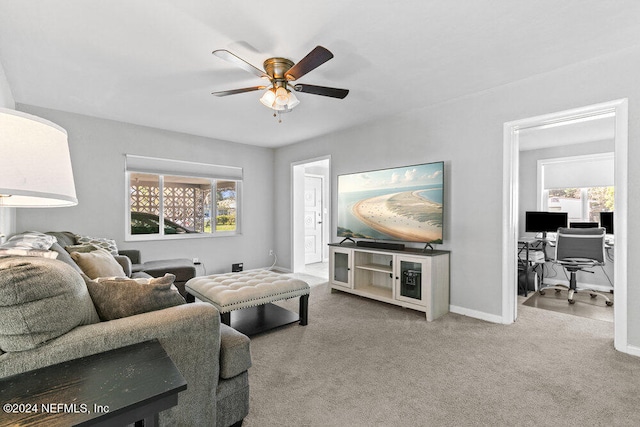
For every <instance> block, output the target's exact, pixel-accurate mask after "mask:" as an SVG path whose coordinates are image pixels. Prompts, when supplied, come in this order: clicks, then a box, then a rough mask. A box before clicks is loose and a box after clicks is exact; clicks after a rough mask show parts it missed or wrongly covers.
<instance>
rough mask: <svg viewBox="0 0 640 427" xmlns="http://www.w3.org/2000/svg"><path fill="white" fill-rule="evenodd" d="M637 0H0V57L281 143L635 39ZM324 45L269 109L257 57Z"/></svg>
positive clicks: (102, 111) (120, 104) (137, 109)
mask: <svg viewBox="0 0 640 427" xmlns="http://www.w3.org/2000/svg"><path fill="white" fill-rule="evenodd" d="M639 18H640V1H637V0H618V1H602V0H563V1H558V0H536V1H531V0H473V1H471V0H464V1H462V0H459V1H452V0H405V1H402V2H400V1H396V2H391V1H388V0H387V1H383V0H368V1H367V0H361V1H355V0H352V1H347V0H323V1H321V2H320V1H315V2H311V1H306V2H288V3H282V4H277V3H269V2H264V1H259V0H245V1H214V0H173V1H171V0H30V1H25V0H0V63H1V64H2V66H3V67H4V69H5V73H6V76H7V80H8V81H9V85H10V87H11V90H12V92H13V96H14V98H15V100H16V102H18V103H22V104H31V105H36V106H42V107H47V108H53V109H58V110H63V111H70V112H75V113H80V114H86V115H90V116H96V117H101V118H107V119H113V120H118V121H123V122H129V123H135V124H140V125H146V126H152V127H156V128H162V129H169V130H174V131H178V132H186V133H190V134H194V135H202V136H207V137H211V138H217V139H223V140H228V141H235V142H240V143H246V144H253V145H259V146H266V147H277V146H282V145H286V144H291V143H294V142H298V141H301V140H305V139H309V138H312V137H316V136H319V135H323V134H327V133H331V132H335V131H338V130H341V129H346V128H349V127H353V126H359V125H363V124H365V123H367V122H370V121H374V120H380V119H381V118H383V117H385V116H389V115H394V114H398V113H401V112H402V111H405V110H411V109H416V108H420V107H423V106H429V105H434V104H437V103H440V102H443V101H445V100H448V99H452V98H457V97H461V96H464V95H468V94H470V93H474V92H478V91H482V90H486V89H489V88H492V87H496V86H500V85H504V84H506V83H509V82H514V81H517V80H520V79H524V78H527V77H529V76H532V75H536V74H540V73H544V72H548V71H551V70H554V69H557V68H560V67H564V66H566V65H569V64H573V63H576V62H580V61H586V60H589V59H590V58H594V57H598V56H601V55H605V54H607V53H609V52H613V51H617V50H621V49H625V48H628V47H630V46H633V45H635V44H638V43H640V19H639ZM316 45H322V46H324V47H326V48H328V49H329V50H330V51H332V52H333V54H334V55H335V57H334V58H333V59H332V60H330V61H329V62H327V63H326V64H324V65H322V66H320V67H319V68H317V69H316V70H314V71H312V72H310V73H309V74H307V75H306V76H304V77H303V78H301V79H300V82H301V83H307V84H315V85H324V86H333V87H338V88H346V89H349V90H350V93H349V95H348V96H347V98H345V99H344V100H337V99H333V98H326V97H321V96H315V95H310V94H302V93H300V94H298V98H299V99H300V105H299V106H297V107H296V108H295V109H294V110H293V111H292V112H291V113H289V114H287V115H284V116H283V122H282V123H280V124H278V122H277V120H276V119H274V118H273V117H272V111H271V110H269V109H267V108H266V107H264V106H262V104H260V103H259V102H258V98H259V96H260V92H250V93H245V94H240V95H234V96H229V97H224V98H218V97H214V96H212V95H211V92H213V91H219V90H226V89H235V88H242V87H247V86H257V85H260V84H262V82H263V80H260V79H258V78H257V77H254V76H252V75H251V74H249V73H247V72H246V71H243V70H241V69H239V68H236V67H234V66H233V65H232V64H230V63H228V62H225V61H223V60H221V59H219V58H217V57H215V56H213V55H212V54H211V52H212V51H213V50H215V49H228V50H230V51H232V52H234V53H235V54H237V55H238V56H240V57H242V58H244V59H245V60H247V61H248V62H250V63H252V64H254V65H255V66H257V67H260V68H261V67H262V62H263V61H264V60H265V59H266V58H269V57H272V56H283V57H286V58H289V59H291V60H293V61H294V62H295V61H298V60H300V59H301V58H302V57H303V56H304V55H306V54H307V52H309V51H310V50H311V49H312V48H313V47H315V46H316Z"/></svg>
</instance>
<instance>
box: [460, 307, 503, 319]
mask: <svg viewBox="0 0 640 427" xmlns="http://www.w3.org/2000/svg"><path fill="white" fill-rule="evenodd" d="M449 311H450V312H452V313H456V314H461V315H463V316H468V317H473V318H475V319H480V320H485V321H487V322H491V323H503V321H502V316H498V315H495V314H489V313H485V312H483V311H476V310H470V309H468V308H464V307H458V306H456V305H450V306H449Z"/></svg>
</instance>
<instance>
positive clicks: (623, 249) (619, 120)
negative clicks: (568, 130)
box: [502, 99, 628, 353]
mask: <svg viewBox="0 0 640 427" xmlns="http://www.w3.org/2000/svg"><path fill="white" fill-rule="evenodd" d="M605 116H609V117H613V126H614V129H613V131H614V152H615V154H614V169H615V170H614V175H615V177H614V185H615V189H616V202H615V204H616V206H615V221H616V244H615V247H614V259H615V266H614V275H615V280H616V283H615V293H614V325H615V336H614V345H615V348H616V349H617V350H619V351H622V352H625V353H626V352H628V349H627V275H626V272H627V202H628V201H627V189H628V182H627V164H626V158H627V151H628V130H627V129H628V101H627V100H626V99H622V100H617V101H611V102H607V103H602V104H596V105H591V106H588V107H583V108H577V109H573V110H567V111H562V112H558V113H552V114H547V115H544V116H537V117H532V118H529V119H523V120H518V121H514V122H508V123H505V125H504V151H503V153H504V157H503V198H504V205H503V259H502V309H503V310H502V313H503V318H502V322H503V323H513V322H514V321H515V320H516V319H517V315H518V313H517V307H518V305H517V287H516V284H517V266H516V260H517V241H518V233H519V218H518V217H519V185H518V184H519V167H520V165H519V155H520V142H521V141H520V139H521V134H522V132H523V131H525V130H532V129H536V128H538V129H542V128H545V127H549V126H558V125H563V124H568V123H577V122H581V121H588V120H593V119H596V118H600V117H605Z"/></svg>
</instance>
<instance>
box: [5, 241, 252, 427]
mask: <svg viewBox="0 0 640 427" xmlns="http://www.w3.org/2000/svg"><path fill="white" fill-rule="evenodd" d="M56 237H57V236H56ZM58 241H60V239H58ZM51 249H52V250H55V248H53V247H52V248H51ZM65 252H66V251H65ZM64 255H65V254H61V258H62V259H44V258H39V257H32V256H0V378H5V377H8V376H10V375H14V374H18V373H22V372H27V371H30V370H34V369H38V368H41V367H44V366H49V365H53V364H57V363H61V362H64V361H67V360H71V359H75V358H79V357H83V356H88V355H92V354H96V353H100V352H104V351H108V350H111V349H115V348H120V347H124V346H127V345H130V344H135V343H139V342H144V341H148V340H152V339H157V340H158V341H159V342H160V344H161V345H162V346H163V348H164V349H165V351H166V352H167V354H168V355H169V356H170V357H171V359H172V360H173V362H174V364H175V365H176V367H177V368H178V370H179V371H180V372H181V374H182V375H183V377H184V378H185V379H186V381H187V389H186V390H185V391H183V392H181V393H180V395H179V400H178V405H177V406H175V407H173V408H171V409H168V410H166V411H163V412H161V413H160V415H159V421H160V425H176V426H182V425H185V426H186V425H198V426H229V425H233V424H237V423H241V422H242V419H243V418H244V417H245V416H246V415H247V414H248V410H249V383H248V368H249V367H250V366H251V354H250V349H249V344H250V341H249V338H247V337H246V336H245V335H243V334H241V333H240V332H238V331H235V330H234V329H232V328H230V327H228V326H227V325H224V324H221V323H220V315H219V313H218V311H217V310H216V308H215V307H213V306H212V305H210V304H206V303H193V304H186V303H179V304H178V305H174V306H171V307H167V308H163V309H158V310H155V311H150V312H144V313H140V314H135V315H131V316H128V317H122V318H116V319H113V320H102V321H100V319H98V318H97V314H98V313H100V310H97V311H95V309H94V308H93V305H92V300H91V295H89V291H88V286H89V279H88V278H87V277H86V276H85V277H83V276H82V275H81V273H79V272H78V266H77V265H74V261H73V259H71V258H68V257H66V256H64ZM67 255H68V254H67ZM116 257H117V256H116ZM122 261H123V262H124V263H125V264H126V262H127V260H122ZM129 262H130V261H129ZM43 269H45V270H43ZM43 271H44V273H43ZM25 272H27V273H25ZM32 272H33V273H32ZM133 275H134V276H138V277H140V276H144V275H139V274H138V275H136V274H135V273H133ZM16 278H19V280H18V279H16ZM25 280H26V282H25ZM112 280H114V279H112ZM152 280H157V279H152ZM18 282H20V283H22V282H24V286H23V285H21V284H18ZM27 287H28V289H29V291H28V292H23V291H21V289H25V288H27ZM39 289H40V290H42V292H44V293H47V295H44V296H42V297H34V296H33V295H34V293H36V294H37V292H38V290H39ZM69 289H70V290H69ZM67 290H68V292H67ZM65 292H67V294H68V295H67V294H65ZM173 292H174V297H175V296H177V294H176V293H175V290H174V291H173ZM25 295H26V296H25ZM49 297H50V298H49ZM21 298H26V300H25V301H24V302H23V301H22V300H21ZM48 298H49V299H48ZM178 298H180V297H179V296H178ZM87 299H88V301H89V302H88V303H86V301H87ZM77 301H82V304H79V303H78V302H77ZM21 304H22V305H21ZM69 304H72V305H71V306H69ZM73 304H77V305H78V307H77V308H74V309H72V308H70V307H75V305H73ZM86 304H89V305H91V307H88V306H87V305H86ZM27 306H29V307H34V308H27ZM80 306H81V307H80ZM95 308H97V304H96V307H95ZM85 309H88V310H93V314H91V315H90V316H89V315H82V316H80V317H82V320H72V321H73V322H75V323H78V324H77V326H74V324H75V323H74V324H69V323H68V319H67V317H68V315H69V313H72V314H71V317H73V316H74V315H75V314H74V313H78V312H85V311H87V310H85ZM30 310H31V313H30ZM25 313H26V315H25ZM45 313H46V315H45ZM30 314H31V315H32V317H33V324H29V323H28V322H27V326H26V327H24V328H22V326H20V327H21V328H22V329H20V330H19V331H18V333H16V329H15V328H16V326H15V323H17V322H16V321H15V319H16V316H19V317H20V319H22V318H23V317H24V318H27V319H28V318H29V315H30ZM43 317H44V319H43ZM58 317H60V318H61V319H63V320H60V321H58V319H57V318H58ZM76 317H78V316H76ZM89 318H91V319H89ZM51 319H53V320H51ZM65 322H66V323H65ZM18 323H19V322H18ZM43 325H44V326H43ZM60 327H62V328H63V331H64V332H63V333H62V334H60V335H58V334H56V333H55V331H53V332H52V329H56V328H60ZM38 328H40V329H41V330H40V331H38V330H37V329H38ZM66 329H69V330H66ZM52 334H53V335H54V336H53V337H50V335H52ZM55 335H57V336H55ZM25 336H26V338H25Z"/></svg>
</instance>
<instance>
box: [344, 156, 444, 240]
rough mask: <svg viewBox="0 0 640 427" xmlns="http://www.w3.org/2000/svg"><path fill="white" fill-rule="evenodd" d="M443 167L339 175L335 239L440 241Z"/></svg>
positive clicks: (428, 164) (431, 164)
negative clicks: (338, 237) (336, 236)
mask: <svg viewBox="0 0 640 427" xmlns="http://www.w3.org/2000/svg"><path fill="white" fill-rule="evenodd" d="M442 197H443V163H442V162H437V163H427V164H422V165H413V166H406V167H399V168H393V169H383V170H376V171H370V172H361V173H354V174H348V175H340V176H338V236H340V237H351V238H362V239H376V240H401V241H409V242H429V243H442V219H443V214H442Z"/></svg>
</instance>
